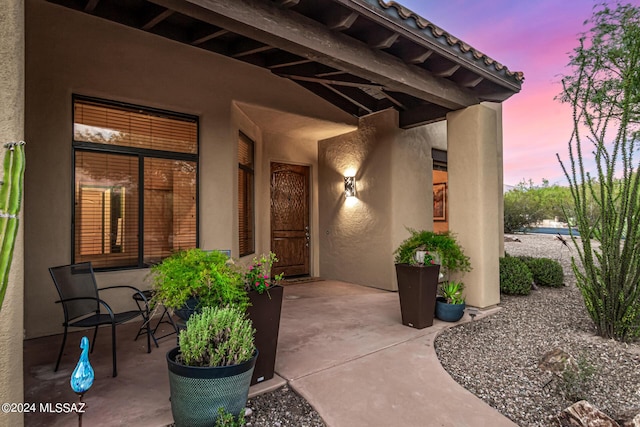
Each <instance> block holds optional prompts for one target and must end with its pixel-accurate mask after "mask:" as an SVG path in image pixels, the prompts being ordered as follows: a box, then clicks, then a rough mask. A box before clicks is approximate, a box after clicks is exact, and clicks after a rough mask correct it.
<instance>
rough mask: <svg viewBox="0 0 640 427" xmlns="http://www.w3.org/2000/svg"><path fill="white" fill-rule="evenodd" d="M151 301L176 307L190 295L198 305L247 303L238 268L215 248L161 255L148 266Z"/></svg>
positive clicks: (241, 274)
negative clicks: (150, 266)
mask: <svg viewBox="0 0 640 427" xmlns="http://www.w3.org/2000/svg"><path fill="white" fill-rule="evenodd" d="M151 274H152V277H153V289H154V291H155V294H154V298H153V301H154V302H160V303H162V304H163V305H164V306H165V307H167V308H169V309H172V310H178V309H181V308H183V307H184V305H185V303H186V302H187V300H189V299H190V298H197V299H198V301H199V302H198V306H199V307H206V306H225V305H228V304H234V305H237V306H239V307H240V308H241V309H246V307H247V306H248V304H249V298H248V296H247V292H246V291H245V289H244V280H243V273H242V270H241V269H240V268H239V267H238V266H237V265H235V264H234V263H233V262H232V261H231V260H230V259H229V257H228V256H227V255H226V254H224V253H222V252H219V251H203V250H202V249H197V248H196V249H189V250H186V251H181V252H177V253H175V254H173V255H171V256H170V257H168V258H165V259H164V260H163V261H162V262H161V263H160V264H157V265H155V266H153V267H152V268H151Z"/></svg>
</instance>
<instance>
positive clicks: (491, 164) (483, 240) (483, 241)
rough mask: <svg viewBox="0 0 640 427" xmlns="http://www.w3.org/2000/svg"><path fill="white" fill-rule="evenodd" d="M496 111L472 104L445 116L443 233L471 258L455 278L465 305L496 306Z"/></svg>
mask: <svg viewBox="0 0 640 427" xmlns="http://www.w3.org/2000/svg"><path fill="white" fill-rule="evenodd" d="M500 123H501V110H500V108H496V107H495V105H492V104H489V105H483V104H480V105H475V106H472V107H468V108H465V109H464V110H459V111H455V112H452V113H449V114H448V115H447V151H448V165H447V166H448V172H449V207H450V217H449V218H450V220H449V221H450V222H449V228H450V230H451V231H453V232H454V233H456V234H457V237H458V240H459V242H460V244H461V245H462V247H463V248H464V250H465V253H466V254H467V255H469V257H470V258H471V266H472V268H473V270H472V271H471V272H469V273H465V274H464V276H462V277H461V279H462V281H463V282H464V283H465V286H466V300H467V304H468V305H473V306H476V307H481V308H482V307H489V306H492V305H495V304H498V303H499V302H500V277H499V257H500V254H501V253H500V248H501V243H500V240H501V239H502V230H501V224H502V220H501V215H502V189H501V188H500V187H501V183H502V161H501V159H502V129H501V126H500V125H499V124H500Z"/></svg>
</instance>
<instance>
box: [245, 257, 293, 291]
mask: <svg viewBox="0 0 640 427" xmlns="http://www.w3.org/2000/svg"><path fill="white" fill-rule="evenodd" d="M276 262H278V258H277V257H276V254H274V253H273V252H269V255H268V256H267V255H264V254H262V255H260V258H257V257H256V258H253V262H252V263H251V265H250V266H249V268H248V269H247V271H246V272H245V274H244V283H245V289H246V290H247V291H257V292H258V293H260V294H262V293H264V292H265V291H266V292H267V293H269V288H272V287H273V286H275V285H277V284H278V283H279V282H280V281H281V280H282V278H283V277H284V273H280V274H277V275H275V276H273V278H272V277H271V269H272V268H273V264H274V263H276ZM269 297H271V296H269Z"/></svg>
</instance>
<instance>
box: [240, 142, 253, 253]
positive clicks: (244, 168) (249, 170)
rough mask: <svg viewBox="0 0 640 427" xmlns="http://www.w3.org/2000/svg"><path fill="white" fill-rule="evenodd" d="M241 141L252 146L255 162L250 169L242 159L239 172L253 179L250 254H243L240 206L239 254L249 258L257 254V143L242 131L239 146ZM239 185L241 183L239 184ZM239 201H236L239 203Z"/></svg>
mask: <svg viewBox="0 0 640 427" xmlns="http://www.w3.org/2000/svg"><path fill="white" fill-rule="evenodd" d="M241 140H245V142H246V143H248V144H249V145H250V146H251V158H252V160H253V167H249V166H247V165H244V164H242V163H240V159H238V172H240V170H242V171H244V172H245V173H246V174H247V175H248V176H249V177H251V200H250V203H251V218H248V220H249V222H250V223H251V224H252V226H251V230H252V238H251V245H249V246H250V248H249V251H248V252H241V250H240V248H241V244H240V243H241V239H240V206H239V205H238V254H239V256H240V257H245V256H249V255H252V254H255V253H256V173H255V171H256V168H255V167H256V142H255V141H254V140H253V139H251V138H249V136H248V135H247V134H245V133H244V132H242V131H239V132H238V144H239V143H240V141H241ZM238 184H239V183H238ZM239 198H240V185H238V199H239ZM238 201H239V200H236V203H238Z"/></svg>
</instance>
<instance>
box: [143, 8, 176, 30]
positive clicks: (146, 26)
mask: <svg viewBox="0 0 640 427" xmlns="http://www.w3.org/2000/svg"><path fill="white" fill-rule="evenodd" d="M173 14H174V11H173V10H171V9H166V10H165V11H164V12H160V13H159V14H157V15H156V16H154V17H153V18H151V19H150V20H149V21H147V23H146V24H144V25H143V26H142V27H141V29H142V30H144V31H149V30H150V29H152V28H153V27H155V26H156V25H158V24H159V23H161V22H162V21H164V20H165V19H167V18H168V17H170V16H171V15H173Z"/></svg>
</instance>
